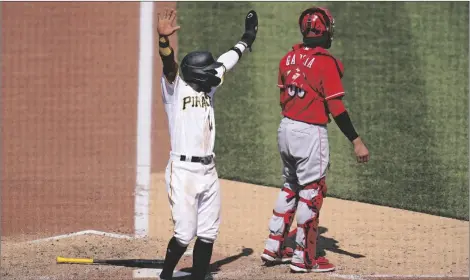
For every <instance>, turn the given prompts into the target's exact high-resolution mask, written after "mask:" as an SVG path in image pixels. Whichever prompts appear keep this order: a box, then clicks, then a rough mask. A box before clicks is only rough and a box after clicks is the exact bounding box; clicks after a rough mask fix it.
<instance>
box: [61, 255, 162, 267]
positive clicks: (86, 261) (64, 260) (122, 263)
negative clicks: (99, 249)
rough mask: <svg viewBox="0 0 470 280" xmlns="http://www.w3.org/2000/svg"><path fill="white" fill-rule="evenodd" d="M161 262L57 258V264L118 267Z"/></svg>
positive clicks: (153, 264) (151, 264) (158, 261)
mask: <svg viewBox="0 0 470 280" xmlns="http://www.w3.org/2000/svg"><path fill="white" fill-rule="evenodd" d="M163 262H164V261H163V260H142V259H125V260H102V259H90V258H64V257H57V263H58V264H64V263H68V264H107V265H120V266H158V265H163Z"/></svg>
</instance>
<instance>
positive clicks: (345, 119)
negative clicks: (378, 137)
mask: <svg viewBox="0 0 470 280" xmlns="http://www.w3.org/2000/svg"><path fill="white" fill-rule="evenodd" d="M334 119H335V122H336V125H338V127H339V129H340V130H341V132H343V134H344V135H345V136H346V138H348V139H349V141H351V142H352V141H354V139H356V138H357V137H359V135H358V134H357V132H356V130H355V129H354V126H353V124H352V122H351V119H350V118H349V114H348V111H344V112H343V113H341V114H339V115H338V116H336V117H334Z"/></svg>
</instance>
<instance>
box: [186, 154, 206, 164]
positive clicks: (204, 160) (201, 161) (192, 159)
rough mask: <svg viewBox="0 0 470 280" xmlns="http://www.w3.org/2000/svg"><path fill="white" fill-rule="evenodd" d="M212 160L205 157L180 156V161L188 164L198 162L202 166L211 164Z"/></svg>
mask: <svg viewBox="0 0 470 280" xmlns="http://www.w3.org/2000/svg"><path fill="white" fill-rule="evenodd" d="M213 159H214V156H212V155H210V156H205V157H188V156H185V155H181V156H180V160H181V161H189V162H200V163H202V164H205V165H207V164H211V163H212V160H213Z"/></svg>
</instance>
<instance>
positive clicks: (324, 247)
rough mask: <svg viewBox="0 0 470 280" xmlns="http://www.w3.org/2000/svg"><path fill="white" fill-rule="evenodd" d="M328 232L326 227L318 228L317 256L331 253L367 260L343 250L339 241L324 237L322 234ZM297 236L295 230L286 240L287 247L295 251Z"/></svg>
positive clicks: (362, 256)
mask: <svg viewBox="0 0 470 280" xmlns="http://www.w3.org/2000/svg"><path fill="white" fill-rule="evenodd" d="M327 231H328V229H327V228H325V227H318V241H317V256H321V257H324V256H325V255H326V251H329V252H331V253H335V254H341V255H346V256H349V257H351V258H355V259H359V258H365V256H364V255H361V254H356V253H351V252H348V251H345V250H343V249H341V248H340V247H339V246H338V241H337V240H335V239H333V238H328V237H324V236H322V234H324V233H325V232H327ZM295 234H296V232H295V230H293V231H291V233H290V234H289V237H288V238H287V239H286V246H287V247H291V248H292V249H295V247H296V244H295Z"/></svg>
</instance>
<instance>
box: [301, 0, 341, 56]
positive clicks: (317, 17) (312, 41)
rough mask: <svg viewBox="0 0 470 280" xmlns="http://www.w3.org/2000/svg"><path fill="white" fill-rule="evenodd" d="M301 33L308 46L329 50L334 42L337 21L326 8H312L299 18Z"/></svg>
mask: <svg viewBox="0 0 470 280" xmlns="http://www.w3.org/2000/svg"><path fill="white" fill-rule="evenodd" d="M299 27H300V32H301V33H302V36H303V38H304V43H305V44H307V45H314V46H322V47H325V48H326V49H328V48H329V47H331V41H333V35H334V27H335V19H334V18H333V16H332V15H331V13H330V11H329V10H328V9H326V8H321V7H312V8H308V9H306V10H305V11H303V12H302V14H301V15H300V17H299Z"/></svg>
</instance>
